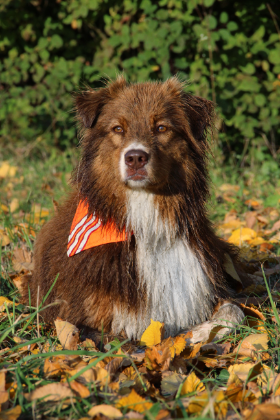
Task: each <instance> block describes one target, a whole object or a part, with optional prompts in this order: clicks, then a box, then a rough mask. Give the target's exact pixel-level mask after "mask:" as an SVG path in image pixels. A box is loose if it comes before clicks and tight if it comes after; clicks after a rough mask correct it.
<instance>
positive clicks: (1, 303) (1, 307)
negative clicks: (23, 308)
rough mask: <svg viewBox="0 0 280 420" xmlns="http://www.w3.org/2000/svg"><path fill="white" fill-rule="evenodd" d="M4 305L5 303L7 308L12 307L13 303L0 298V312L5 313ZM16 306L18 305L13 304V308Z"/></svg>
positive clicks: (3, 297)
mask: <svg viewBox="0 0 280 420" xmlns="http://www.w3.org/2000/svg"><path fill="white" fill-rule="evenodd" d="M5 303H6V305H7V307H9V306H13V302H12V301H11V300H10V299H8V298H7V297H5V296H0V312H3V311H5V309H6V307H5ZM17 305H18V303H16V302H15V306H17Z"/></svg>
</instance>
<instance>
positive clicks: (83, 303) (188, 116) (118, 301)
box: [23, 77, 237, 331]
mask: <svg viewBox="0 0 280 420" xmlns="http://www.w3.org/2000/svg"><path fill="white" fill-rule="evenodd" d="M182 87H183V86H182V84H181V83H180V82H179V81H178V80H177V79H176V78H172V79H170V80H168V81H166V82H165V83H139V84H134V85H129V84H127V82H126V81H125V79H124V78H122V77H121V78H118V79H117V80H116V81H115V82H113V83H110V84H109V85H108V86H107V87H105V88H103V89H100V90H99V91H94V90H92V89H88V90H87V91H84V92H79V93H78V94H76V96H75V103H76V110H77V119H78V121H79V123H80V126H81V130H82V131H81V144H82V157H81V161H80V163H79V165H78V166H77V169H76V171H75V172H74V175H73V184H74V186H75V190H74V192H73V193H72V194H71V195H70V197H69V198H68V199H67V201H66V202H65V203H64V204H63V205H62V206H61V207H59V209H58V213H57V215H55V217H54V218H53V219H52V220H50V221H49V222H48V223H47V224H46V225H45V226H44V227H43V229H42V230H41V232H40V234H39V235H38V238H37V242H36V247H35V270H34V273H33V276H32V280H31V281H30V283H29V287H30V291H31V300H32V304H33V305H35V302H36V298H37V293H38V287H39V294H40V301H41V299H42V297H43V296H44V295H45V294H46V293H47V291H48V290H49V288H50V287H51V284H52V283H53V281H54V279H55V278H56V276H57V274H58V273H59V277H58V280H57V283H56V285H55V287H54V289H53V291H52V293H51V294H50V296H49V298H48V300H47V302H46V304H49V303H52V302H55V301H60V303H59V304H58V305H55V306H51V307H50V308H48V309H46V310H45V312H44V316H45V318H46V319H48V320H53V319H55V318H56V317H57V316H60V317H62V318H63V319H67V320H68V321H70V322H73V323H75V324H76V325H78V326H81V325H85V326H89V327H92V328H96V329H100V328H101V327H102V325H103V327H104V329H105V331H110V328H111V323H112V321H113V316H114V313H113V305H120V306H122V307H123V306H125V307H126V308H127V309H128V311H131V312H132V313H136V314H137V311H139V308H140V304H141V302H142V303H143V302H145V298H146V294H145V293H146V291H145V287H144V286H141V287H140V282H139V279H138V272H137V262H136V247H137V243H136V240H135V238H134V235H132V236H131V237H130V238H129V240H128V241H126V242H120V243H116V244H107V245H102V246H99V247H96V248H92V249H89V250H85V251H83V252H81V253H79V254H77V255H75V256H73V257H70V258H68V256H67V254H66V247H67V240H68V235H69V232H70V227H71V223H72V220H73V217H74V214H75V211H76V208H77V205H78V202H79V200H81V199H83V200H85V201H86V202H87V203H88V205H89V214H92V213H93V212H95V213H96V214H97V215H98V217H100V218H101V219H102V220H103V223H104V224H106V223H108V222H111V221H113V222H114V223H115V224H116V226H117V228H118V229H119V230H120V231H122V230H123V228H126V229H127V231H128V232H129V233H130V229H131V227H130V226H127V208H126V204H127V203H126V191H127V189H129V186H128V185H127V184H126V183H125V182H123V181H122V180H121V178H120V173H119V161H120V156H121V152H122V150H124V148H125V147H126V146H127V145H128V144H130V143H131V142H133V141H135V139H136V140H137V141H138V142H140V141H141V143H142V144H143V145H145V146H147V147H148V148H149V150H150V156H151V157H150V166H149V169H147V171H148V175H149V180H150V182H149V184H148V185H147V186H146V187H145V188H146V190H147V191H150V192H152V193H153V194H154V196H155V202H156V203H157V204H158V208H159V211H160V215H161V217H162V219H163V220H167V221H168V223H169V224H170V225H171V226H172V229H173V231H174V235H175V236H176V237H184V238H187V240H188V243H189V244H190V246H191V248H192V250H193V252H194V253H195V254H196V255H197V257H198V259H199V261H200V263H201V265H202V267H203V269H204V271H205V272H206V273H207V275H208V277H209V279H210V281H211V283H212V286H213V294H214V295H215V297H216V298H217V299H219V298H227V297H228V296H229V295H230V289H231V287H232V286H233V285H234V281H233V279H231V278H229V276H228V275H227V274H226V272H225V270H224V267H223V265H224V262H225V254H226V253H228V254H230V255H231V256H232V258H233V260H235V258H236V254H237V253H236V250H235V248H233V247H232V246H231V245H230V244H228V243H226V242H224V241H222V240H221V239H219V238H218V237H217V236H216V235H215V233H214V231H213V229H212V226H211V223H210V222H209V220H208V217H207V214H206V210H205V204H206V201H207V199H208V197H209V189H208V173H207V152H208V144H207V141H206V132H207V130H211V129H212V125H213V118H214V104H213V103H212V102H210V101H207V100H206V99H203V98H199V97H195V96H192V95H190V94H187V93H184V92H183V90H182ZM159 124H162V125H165V126H167V127H168V130H167V131H166V132H164V133H160V134H159V133H157V131H156V126H158V125H159ZM118 125H121V126H122V127H123V128H124V133H122V134H119V133H115V132H114V131H113V128H114V127H115V126H118ZM229 282H230V283H229ZM23 300H24V301H25V302H26V303H27V302H28V290H26V291H25V293H24V296H23Z"/></svg>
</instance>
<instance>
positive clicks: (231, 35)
mask: <svg viewBox="0 0 280 420" xmlns="http://www.w3.org/2000/svg"><path fill="white" fill-rule="evenodd" d="M279 11H280V4H279V2H271V3H270V4H266V3H265V2H264V1H263V0H246V1H244V0H235V1H227V0H221V1H219V0H188V1H185V0H160V1H152V0H138V1H136V0H122V1H120V0H119V1H118V0H77V1H76V0H68V1H66V0H64V1H63V0H56V1H47V0H33V1H30V0H2V2H1V5H0V27H1V32H2V36H1V39H0V124H1V128H0V136H1V139H2V141H3V144H6V143H7V141H8V142H11V143H12V144H15V143H17V145H18V143H21V142H24V143H26V142H29V143H32V144H33V147H36V146H37V145H39V146H40V148H41V149H42V147H41V144H42V143H43V145H44V146H47V145H51V144H55V145H56V146H59V147H60V148H65V147H67V146H69V145H71V144H76V142H77V140H76V131H75V126H74V123H73V115H71V113H70V111H71V107H72V99H71V93H72V92H73V91H74V90H76V89H77V87H78V86H81V85H82V84H83V83H85V82H86V83H89V84H90V85H92V86H95V87H98V86H100V78H101V77H103V76H104V75H105V76H108V77H115V75H116V73H117V72H119V71H122V70H124V72H125V73H126V75H127V78H128V79H129V80H131V81H143V80H148V79H153V80H156V79H165V78H167V77H169V76H171V75H172V74H175V73H177V72H179V73H180V74H181V75H182V77H183V78H184V79H187V80H190V81H191V84H190V85H189V87H188V90H189V91H192V92H194V93H195V94H197V95H201V96H204V97H208V98H209V99H212V100H214V101H215V102H217V104H218V106H219V111H220V114H221V116H222V119H223V121H224V123H223V125H224V133H221V134H220V135H219V144H220V146H221V150H222V153H223V156H224V157H225V158H228V157H229V156H230V157H231V158H234V159H235V162H239V164H240V165H241V166H242V165H244V164H250V165H251V166H252V165H254V164H255V163H257V162H262V171H263V172H271V171H272V172H273V171H276V170H277V169H278V164H277V160H278V159H277V157H278V148H279V146H280V128H279V121H280V116H279V109H280V101H279V92H280V31H279V27H278V22H279V19H278V18H277V14H278V16H280V14H279ZM271 157H272V158H273V159H271ZM268 161H269V165H268V164H267V162H268Z"/></svg>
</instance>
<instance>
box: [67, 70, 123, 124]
mask: <svg viewBox="0 0 280 420" xmlns="http://www.w3.org/2000/svg"><path fill="white" fill-rule="evenodd" d="M126 86H127V82H126V80H125V77H124V76H123V75H120V76H118V77H117V79H116V80H115V81H109V82H108V83H107V85H106V86H105V87H104V88H101V89H99V90H94V89H91V88H89V89H88V90H85V91H82V92H78V93H77V94H76V95H75V96H74V99H75V108H76V113H77V119H78V120H79V121H80V122H82V123H83V125H84V126H85V127H86V128H90V127H92V125H93V123H94V121H95V120H96V118H97V117H98V115H99V114H100V112H101V110H102V107H103V106H104V105H105V104H106V103H107V102H108V101H109V100H110V99H113V98H114V97H116V96H117V95H119V94H120V92H121V91H122V90H123V89H124V88H125V87H126Z"/></svg>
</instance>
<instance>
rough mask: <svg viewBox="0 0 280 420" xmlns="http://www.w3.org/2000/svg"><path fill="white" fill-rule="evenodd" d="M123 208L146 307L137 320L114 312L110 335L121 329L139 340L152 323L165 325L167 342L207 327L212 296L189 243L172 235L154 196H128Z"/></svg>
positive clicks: (174, 233)
mask: <svg viewBox="0 0 280 420" xmlns="http://www.w3.org/2000/svg"><path fill="white" fill-rule="evenodd" d="M127 203H128V204H127V209H128V224H127V226H129V228H131V230H133V233H134V235H135V238H136V247H137V251H136V252H137V254H136V255H137V270H138V276H139V277H140V283H141V284H143V285H145V287H146V290H147V304H146V306H145V307H143V308H141V311H140V314H137V315H136V316H132V315H131V314H129V313H128V311H127V309H126V308H123V310H120V309H117V308H116V310H115V319H114V323H113V326H112V327H113V330H114V332H115V333H117V332H118V331H121V330H122V329H124V330H125V331H126V333H127V335H128V337H129V338H132V337H134V338H138V339H139V338H140V337H141V334H142V333H143V331H144V329H145V328H146V327H147V326H148V325H149V324H150V319H151V318H152V319H153V320H154V321H160V322H164V323H165V334H166V336H169V335H175V334H176V333H178V332H179V331H180V330H181V329H182V328H185V327H187V326H188V325H195V324H197V323H200V322H203V321H205V320H206V319H207V318H208V317H210V316H211V314H212V309H213V299H214V296H213V291H212V287H211V284H210V281H209V279H208V277H207V275H206V274H205V272H204V271H203V269H202V267H201V264H200V262H199V261H198V259H197V257H196V256H195V254H194V253H193V251H192V250H191V248H190V246H189V244H188V242H187V240H186V239H181V238H178V237H176V232H175V229H174V228H172V227H171V226H170V225H169V223H168V222H167V221H165V222H164V221H162V219H161V217H160V214H159V211H158V209H157V208H156V207H155V205H154V195H153V194H151V193H147V192H145V191H140V190H138V191H137V190H136V191H128V192H127ZM143 302H145V300H144V299H143Z"/></svg>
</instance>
